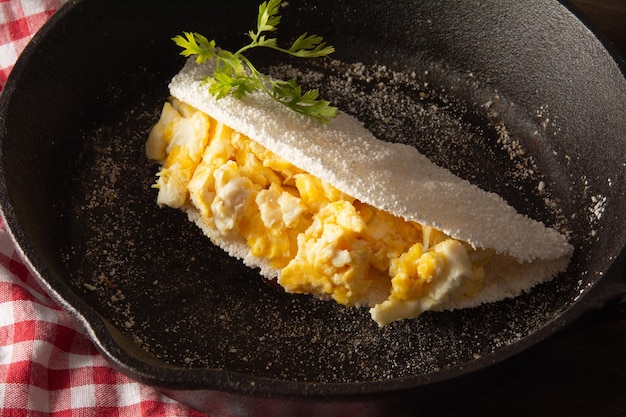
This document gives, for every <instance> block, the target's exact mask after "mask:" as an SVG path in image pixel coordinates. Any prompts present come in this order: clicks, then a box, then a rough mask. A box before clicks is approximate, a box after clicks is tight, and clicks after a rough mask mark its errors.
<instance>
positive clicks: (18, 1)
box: [0, 0, 204, 417]
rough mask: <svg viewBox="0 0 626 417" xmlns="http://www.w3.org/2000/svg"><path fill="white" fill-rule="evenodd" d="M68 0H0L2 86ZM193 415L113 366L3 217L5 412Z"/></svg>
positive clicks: (1, 388) (1, 384) (13, 415)
mask: <svg viewBox="0 0 626 417" xmlns="http://www.w3.org/2000/svg"><path fill="white" fill-rule="evenodd" d="M65 1H66V0H0V90H1V89H2V87H4V84H5V83H6V80H7V77H8V75H9V73H10V71H11V69H12V68H13V65H14V63H15V61H16V59H17V57H18V56H19V54H20V52H21V51H22V50H23V49H24V47H25V46H26V44H27V43H28V41H29V39H30V38H31V37H32V35H33V34H34V33H35V32H36V31H37V30H38V29H39V28H40V27H41V26H42V25H43V24H44V22H45V21H46V20H47V19H48V18H49V17H50V16H51V15H52V14H53V13H54V11H55V10H57V9H58V8H59V7H61V6H62V5H63V3H65ZM18 416H20V417H21V416H35V417H39V416H42V417H43V416H52V417H74V416H103V417H108V416H111V417H113V416H192V417H201V416H204V414H202V413H199V412H197V411H194V410H192V409H190V408H188V407H185V406H183V405H181V404H179V403H177V402H175V401H173V400H171V399H169V398H168V397H166V396H164V395H162V394H161V393H159V392H158V391H156V390H155V389H153V388H151V387H148V386H146V385H143V384H140V383H138V382H136V381H133V380H131V379H130V378H128V377H126V376H124V375H122V374H120V373H118V372H117V371H115V370H113V369H112V368H111V367H110V366H109V364H108V363H107V361H106V360H105V358H104V357H103V356H101V355H100V354H99V353H98V351H97V350H96V348H95V346H94V344H93V343H92V342H91V340H90V339H89V338H88V337H87V335H86V332H85V331H84V329H83V328H82V326H81V325H80V323H79V322H78V321H77V320H76V319H75V318H74V317H73V316H71V315H70V314H69V313H67V312H65V311H64V310H62V309H61V308H60V307H59V306H57V305H56V303H55V302H54V301H53V300H52V299H51V298H50V297H49V296H48V295H47V294H46V293H45V292H44V291H43V290H42V289H41V287H40V286H39V285H38V283H37V282H36V280H35V278H34V277H33V276H32V274H31V273H30V272H29V270H28V268H27V267H26V266H25V264H24V262H23V261H22V259H21V258H20V256H19V254H18V253H17V251H16V248H15V245H14V243H13V241H12V239H11V237H10V236H9V234H8V233H7V232H6V230H5V229H4V227H3V226H2V222H1V221H0V417H18Z"/></svg>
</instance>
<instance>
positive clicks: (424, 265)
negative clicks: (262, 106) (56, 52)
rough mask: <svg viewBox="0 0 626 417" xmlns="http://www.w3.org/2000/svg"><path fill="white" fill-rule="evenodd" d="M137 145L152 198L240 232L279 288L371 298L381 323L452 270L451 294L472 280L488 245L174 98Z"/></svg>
mask: <svg viewBox="0 0 626 417" xmlns="http://www.w3.org/2000/svg"><path fill="white" fill-rule="evenodd" d="M146 153H147V156H148V157H149V158H150V159H154V160H156V161H158V162H159V163H160V164H161V165H162V167H161V170H160V172H159V173H158V179H157V181H156V184H155V187H156V188H158V190H159V192H158V197H157V203H158V204H159V205H167V206H170V207H174V208H183V209H185V208H187V207H192V208H195V210H197V211H198V212H199V214H200V216H201V218H202V222H203V223H204V225H205V226H207V227H209V228H211V230H215V231H216V232H217V233H218V234H219V235H220V236H224V237H232V236H238V237H240V238H241V239H243V240H245V242H247V245H248V246H249V249H250V252H251V254H252V255H254V256H255V257H258V258H264V259H266V260H268V261H269V263H270V265H271V266H272V267H273V268H275V269H276V270H277V271H280V272H279V276H278V283H279V284H280V285H281V286H282V287H284V288H285V290H286V291H287V292H291V293H310V294H314V295H317V296H319V297H322V298H332V299H334V300H335V301H336V302H338V303H340V304H343V305H347V306H352V305H372V304H378V305H377V308H378V309H379V310H380V311H379V314H378V316H379V318H380V320H379V319H376V320H377V321H378V322H379V323H382V324H384V323H386V322H388V321H392V320H395V319H397V318H403V317H402V316H403V315H413V316H415V315H416V314H415V313H416V312H417V314H419V312H421V311H423V310H426V309H428V308H429V307H431V306H432V305H433V304H434V303H436V302H437V300H438V297H443V295H442V294H443V293H446V292H449V290H450V289H451V288H452V287H455V288H456V287H459V281H461V280H462V281H463V286H462V291H463V294H460V296H471V295H472V293H473V292H474V291H476V290H477V289H479V288H480V286H481V284H482V280H483V277H484V268H483V267H484V265H485V264H486V263H487V262H488V261H489V259H490V256H491V254H490V252H488V251H483V250H474V249H472V248H471V247H470V246H469V245H468V244H466V243H463V242H460V241H458V240H454V239H452V238H450V237H448V236H447V235H445V234H444V233H442V232H441V231H438V230H435V229H433V228H431V227H427V226H422V225H420V224H418V223H415V222H411V221H405V220H403V219H401V218H399V217H396V216H393V215H391V214H389V213H386V212H384V211H381V210H378V209H376V208H374V207H372V206H370V205H367V204H364V203H362V202H360V201H358V200H356V199H354V198H352V197H350V196H349V195H346V194H344V193H342V192H341V191H339V190H337V189H336V188H335V187H333V186H332V185H330V184H328V183H326V182H325V181H323V180H321V179H319V178H316V177H314V176H312V175H311V174H308V173H307V172H305V171H303V170H301V169H298V168H297V167H295V166H294V165H292V164H290V163H289V162H287V161H286V160H284V159H282V158H280V157H278V156H277V155H275V154H273V153H272V152H270V151H269V150H267V149H265V148H264V147H263V146H261V145H260V144H258V143H256V142H254V141H252V140H251V139H249V138H248V137H246V136H244V135H242V134H240V133H238V132H235V131H233V130H232V129H230V128H229V127H228V126H225V125H224V124H222V123H220V122H219V121H217V120H214V119H212V118H211V117H209V116H208V115H206V114H205V113H203V112H201V111H198V110H196V109H195V108H193V107H191V106H189V105H187V104H185V103H183V102H180V101H179V100H177V99H170V100H169V101H168V102H166V103H165V105H164V107H163V111H162V114H161V118H160V120H159V121H158V123H157V124H156V125H155V126H154V128H153V130H152V131H151V133H150V136H149V138H148V141H147V143H146ZM374 293H376V294H379V295H378V296H376V297H372V294H374ZM380 294H383V295H382V296H380ZM422 299H426V300H427V301H426V302H425V304H424V305H423V306H421V307H420V308H419V309H417V310H416V309H415V308H414V307H413V308H408V310H410V311H409V312H405V310H407V302H408V303H409V304H408V306H409V307H410V306H411V304H410V303H412V302H415V301H416V300H422ZM379 303H380V304H379ZM385 315H388V316H389V317H388V318H385V317H384V316H385Z"/></svg>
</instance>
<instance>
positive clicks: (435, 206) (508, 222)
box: [169, 59, 573, 263]
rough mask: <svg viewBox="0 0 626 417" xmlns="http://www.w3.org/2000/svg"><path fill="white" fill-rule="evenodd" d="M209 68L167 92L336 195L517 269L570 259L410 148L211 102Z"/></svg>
mask: <svg viewBox="0 0 626 417" xmlns="http://www.w3.org/2000/svg"><path fill="white" fill-rule="evenodd" d="M211 70H212V66H211V65H210V64H201V65H198V64H196V63H195V61H194V60H192V59H190V60H188V61H187V63H186V65H185V66H184V67H183V69H182V70H181V71H180V72H179V73H178V74H177V75H176V76H175V77H174V78H173V79H172V81H171V83H170V86H169V88H170V94H171V95H172V96H173V97H175V98H177V99H179V100H181V101H183V102H185V103H187V104H190V105H191V106H193V107H195V108H197V109H198V110H201V111H203V112H205V113H207V114H208V115H209V116H211V117H213V118H215V119H216V120H219V121H221V122H222V123H224V124H226V125H227V126H229V127H231V128H232V129H234V130H236V131H238V132H240V133H242V134H244V135H246V136H248V137H249V138H251V139H253V140H255V141H257V142H259V143H260V144H261V145H263V146H264V147H266V148H267V149H269V150H270V151H272V152H274V153H275V154H277V155H278V156H280V157H282V158H284V159H286V160H288V161H289V162H291V163H292V164H294V165H296V166H297V167H299V168H300V169H303V170H305V171H307V172H309V173H311V174H312V175H315V176H317V177H319V178H322V179H324V180H325V181H327V182H329V183H330V184H332V185H333V186H335V187H336V188H337V189H339V190H340V191H342V192H344V193H346V194H348V195H351V196H352V197H354V198H357V199H358V200H360V201H362V202H365V203H367V204H370V205H372V206H374V207H377V208H379V209H382V210H385V211H388V212H390V213H392V214H394V215H397V216H399V217H402V218H404V219H406V220H410V221H415V222H418V223H420V224H423V225H427V226H432V227H434V228H436V229H439V230H442V231H443V232H445V233H447V234H448V235H450V236H452V237H454V238H456V239H459V240H462V241H465V242H468V243H470V244H471V245H472V246H474V247H476V248H491V249H494V250H495V251H496V252H497V253H499V254H506V255H510V256H512V257H514V258H515V259H517V260H518V261H520V262H522V263H527V262H530V261H534V260H551V259H552V260H554V259H559V258H563V257H567V258H569V257H570V256H571V253H572V251H573V247H572V246H571V245H570V244H569V243H568V241H567V239H566V238H565V236H564V235H562V234H560V233H559V232H557V231H556V230H554V229H551V228H548V227H545V226H544V225H543V224H542V223H540V222H538V221H535V220H533V219H530V218H529V217H527V216H525V215H522V214H519V213H517V212H516V211H515V209H514V208H512V207H511V206H509V205H508V204H507V203H506V202H505V201H504V200H503V199H502V198H501V197H500V196H498V195H497V194H495V193H491V192H486V191H483V190H481V189H480V188H478V187H476V186H474V185H473V184H471V183H469V182H468V181H465V180H463V179H461V178H459V177H457V176H455V175H453V174H452V173H451V172H450V171H449V170H447V169H444V168H441V167H438V166H437V165H435V164H434V163H432V162H431V161H430V160H428V158H426V157H425V156H424V155H422V154H421V153H419V152H418V151H417V150H416V149H415V148H414V147H412V146H408V145H403V144H397V143H396V144H391V143H387V142H383V141H381V140H379V139H377V138H376V137H374V135H372V134H371V133H370V132H369V131H368V130H367V129H365V128H364V127H363V125H362V124H361V123H360V122H359V121H358V120H357V119H355V118H353V117H351V116H349V115H347V114H344V113H341V114H339V116H337V117H336V118H335V119H332V120H331V122H330V123H329V124H325V125H322V124H320V123H319V122H317V121H316V120H314V119H312V118H309V117H306V116H302V115H300V114H297V113H295V112H293V111H292V110H290V109H288V108H287V107H285V106H282V105H280V104H277V103H276V102H275V101H274V100H272V99H271V98H269V97H268V96H267V95H265V94H262V93H257V94H251V95H248V96H246V97H245V98H244V99H243V100H237V99H235V98H233V97H230V96H228V97H225V98H223V99H220V100H216V99H215V98H214V97H213V96H212V95H211V94H209V92H208V87H207V85H206V84H203V80H204V79H205V77H206V76H207V75H208V74H210V72H211ZM407 191H409V192H407Z"/></svg>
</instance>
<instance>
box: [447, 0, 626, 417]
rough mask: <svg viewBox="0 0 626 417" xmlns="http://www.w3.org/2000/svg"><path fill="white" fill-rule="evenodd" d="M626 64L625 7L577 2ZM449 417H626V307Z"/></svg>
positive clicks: (576, 331)
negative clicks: (624, 59)
mask: <svg viewBox="0 0 626 417" xmlns="http://www.w3.org/2000/svg"><path fill="white" fill-rule="evenodd" d="M570 1H571V3H570V4H571V5H572V6H573V8H574V10H575V12H576V13H577V14H578V16H581V18H582V19H583V20H584V21H585V22H586V23H589V24H590V25H591V26H592V27H593V28H594V29H595V30H596V33H598V32H599V33H600V34H601V36H602V37H604V39H608V40H609V41H610V42H611V43H612V44H613V45H614V46H615V47H616V48H617V50H618V51H621V54H622V56H625V57H626V0H570ZM443 415H444V416H445V417H457V416H463V417H478V416H480V417H491V416H498V417H500V416H502V417H511V416H524V417H525V416H533V417H535V416H536V417H539V416H550V417H561V416H563V417H565V416H567V417H587V416H589V417H625V416H626V302H624V303H622V304H617V305H615V306H612V307H611V308H608V309H606V310H603V311H601V312H598V313H593V314H590V315H588V316H586V317H583V318H582V319H581V320H580V321H578V322H577V323H575V324H574V325H573V326H571V327H570V328H568V329H566V330H565V331H564V332H562V333H559V334H557V335H555V336H553V337H551V338H549V339H548V340H546V341H545V342H543V343H541V344H540V345H539V346H536V347H534V348H532V349H530V350H529V351H528V352H525V353H523V354H521V355H519V356H518V357H515V358H514V359H513V360H512V361H510V363H505V364H504V366H501V367H500V368H499V369H497V370H496V371H495V372H494V373H493V374H492V375H491V376H489V379H488V380H487V381H486V382H483V383H482V384H481V388H480V390H479V392H478V393H477V394H472V395H471V396H469V398H467V399H464V400H463V401H462V403H461V404H458V405H455V406H454V407H453V409H452V410H446V411H444V412H443Z"/></svg>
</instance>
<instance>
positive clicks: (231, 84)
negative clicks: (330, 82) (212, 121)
mask: <svg viewBox="0 0 626 417" xmlns="http://www.w3.org/2000/svg"><path fill="white" fill-rule="evenodd" d="M280 3H281V0H269V1H266V2H263V3H262V4H261V5H259V14H258V18H257V27H256V31H253V30H250V31H249V32H248V37H249V38H250V41H251V42H250V43H249V44H248V45H245V46H243V47H241V48H240V49H239V50H238V51H237V52H234V53H233V52H229V51H226V50H224V49H222V48H219V47H218V46H217V44H216V42H215V40H210V41H209V40H208V39H207V38H206V37H205V36H203V35H201V34H199V33H195V32H183V35H178V36H176V37H174V38H173V39H172V40H173V41H174V42H175V43H176V44H177V45H178V46H180V47H181V48H183V50H182V52H181V55H183V56H185V57H189V56H192V55H195V56H196V62H197V63H198V64H201V63H203V62H206V61H209V60H215V70H214V72H213V75H212V76H208V77H207V78H206V80H205V82H206V83H207V84H208V86H209V92H210V93H211V94H212V95H213V96H215V97H216V98H217V99H220V98H223V97H226V96H227V95H233V96H234V97H236V98H238V99H241V98H243V97H245V96H246V95H247V94H249V93H252V92H254V91H264V92H265V93H267V94H268V95H269V96H270V97H271V98H273V99H274V100H276V101H277V102H279V103H281V104H283V105H285V106H287V107H289V108H290V109H292V110H294V111H296V112H298V113H301V114H304V115H306V116H310V117H313V118H315V119H317V120H318V121H319V122H320V123H327V122H328V121H329V120H330V119H331V118H333V117H335V116H336V115H337V114H338V110H337V108H336V107H332V106H330V103H329V102H328V101H325V100H322V99H320V98H319V91H318V90H317V89H313V90H307V91H304V92H303V91H302V89H301V87H300V86H299V85H298V83H297V82H296V80H294V79H291V80H288V81H282V80H274V79H271V78H269V77H267V76H266V75H264V74H262V73H261V72H260V71H258V70H257V69H256V68H255V66H254V65H253V64H252V63H251V62H250V60H249V59H248V58H247V57H246V56H245V55H244V52H246V51H249V50H250V49H253V48H259V47H263V48H270V49H274V50H276V51H279V52H283V53H286V54H289V55H292V56H295V57H300V58H317V57H323V56H327V55H329V54H331V53H333V52H334V51H335V48H333V47H332V46H330V45H327V44H326V42H324V40H323V39H322V37H321V36H317V35H309V34H308V33H306V32H305V33H303V34H302V35H300V36H299V37H298V38H297V39H296V40H295V41H294V42H293V44H292V45H291V46H290V47H289V48H282V47H280V46H278V40H277V39H276V38H275V37H270V34H271V33H272V32H275V31H276V30H277V26H278V24H279V23H280V20H281V16H280V15H279V11H280V10H279V9H280Z"/></svg>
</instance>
